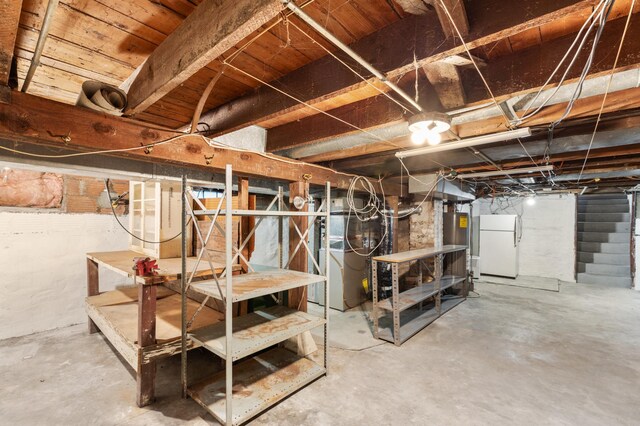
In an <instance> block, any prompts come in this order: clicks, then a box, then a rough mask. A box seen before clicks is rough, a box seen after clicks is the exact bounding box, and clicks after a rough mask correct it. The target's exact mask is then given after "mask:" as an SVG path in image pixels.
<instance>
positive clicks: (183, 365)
mask: <svg viewBox="0 0 640 426" xmlns="http://www.w3.org/2000/svg"><path fill="white" fill-rule="evenodd" d="M180 227H181V230H182V237H181V239H182V241H181V243H182V244H181V255H182V257H181V259H180V265H181V274H180V318H181V321H180V327H181V333H180V382H181V385H182V397H183V398H186V397H187V237H186V235H187V176H186V175H182V214H181V219H180Z"/></svg>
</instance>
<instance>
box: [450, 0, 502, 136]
mask: <svg viewBox="0 0 640 426" xmlns="http://www.w3.org/2000/svg"><path fill="white" fill-rule="evenodd" d="M438 1H439V3H440V6H441V7H442V9H443V10H444V12H445V14H446V15H447V17H448V18H449V21H450V22H451V25H452V26H453V28H454V29H455V30H456V33H457V34H458V37H459V38H460V41H461V42H462V45H463V46H464V50H466V52H467V55H469V60H470V61H471V63H472V64H473V66H474V68H475V69H476V71H477V72H478V75H479V76H480V79H481V80H482V82H483V83H484V87H485V88H486V89H487V92H489V96H491V100H492V101H493V103H494V104H495V106H496V107H497V108H498V110H499V111H500V113H501V114H502V116H503V117H504V119H505V122H506V125H507V128H513V125H512V124H511V121H510V120H509V117H507V114H505V112H504V111H503V110H502V108H500V105H499V104H498V100H497V99H496V97H495V96H494V94H493V91H492V90H491V87H489V83H487V80H486V78H484V75H483V74H482V71H480V67H479V66H478V64H477V63H476V60H475V59H474V57H473V55H472V54H471V50H469V46H467V42H466V41H465V40H464V37H462V33H461V32H460V30H459V29H458V25H457V24H456V22H455V20H454V19H453V17H452V16H451V13H450V12H449V8H448V7H447V5H446V4H445V2H444V1H443V0H438Z"/></svg>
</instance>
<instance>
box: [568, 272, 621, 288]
mask: <svg viewBox="0 0 640 426" xmlns="http://www.w3.org/2000/svg"><path fill="white" fill-rule="evenodd" d="M576 281H577V282H578V283H581V284H599V285H602V286H607V287H621V288H630V287H631V278H630V277H625V278H623V277H612V276H607V275H592V274H587V273H579V274H578V276H577V278H576Z"/></svg>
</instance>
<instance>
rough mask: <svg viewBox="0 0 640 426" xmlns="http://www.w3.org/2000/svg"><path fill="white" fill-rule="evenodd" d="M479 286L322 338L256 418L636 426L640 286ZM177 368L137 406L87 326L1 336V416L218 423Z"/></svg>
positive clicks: (639, 411) (9, 420)
mask: <svg viewBox="0 0 640 426" xmlns="http://www.w3.org/2000/svg"><path fill="white" fill-rule="evenodd" d="M476 289H477V291H478V292H479V293H480V297H479V298H474V299H469V300H467V301H466V302H464V303H462V304H461V305H459V306H458V307H456V308H455V309H454V310H452V311H451V312H449V313H447V314H446V315H445V316H444V317H443V318H441V319H439V320H438V321H436V322H435V323H434V324H432V325H431V326H429V327H428V328H427V329H425V330H423V331H422V332H420V333H419V334H418V335H416V336H415V337H413V338H412V339H410V340H409V341H408V342H406V343H405V344H404V345H403V346H402V347H400V348H397V347H394V346H393V345H391V344H379V342H377V341H373V340H370V342H373V345H371V346H364V343H365V341H363V340H359V341H358V342H357V344H356V346H357V347H359V349H355V350H353V349H344V345H342V346H343V348H340V349H339V348H333V347H332V348H331V349H330V354H329V355H330V372H329V376H328V377H326V378H322V379H320V380H318V381H316V382H315V383H313V384H311V385H310V386H308V387H307V388H305V389H303V390H301V391H300V392H298V393H297V394H295V395H294V396H292V397H290V398H288V399H287V400H285V401H283V402H282V403H280V404H279V405H278V406H277V407H275V408H273V409H272V410H271V411H268V412H267V413H265V414H263V415H262V416H261V417H259V418H258V419H256V420H255V424H258V425H271V424H277V425H300V424H311V425H325V424H333V425H355V424H375V425H380V424H426V423H427V422H428V423H430V424H436V425H438V424H442V425H444V424H446V425H451V424H464V425H468V424H580V425H589V424H593V425H596V424H598V425H601V424H629V425H631V424H638V419H640V404H639V403H638V390H639V389H640V387H639V383H640V292H634V291H633V290H625V289H617V288H598V287H595V286H587V285H577V284H564V283H563V284H562V285H561V287H560V292H559V293H555V292H549V291H540V290H532V289H525V288H518V287H509V286H499V285H492V284H481V285H478V286H477V288H476ZM354 314H355V316H354V317H353V321H351V322H350V321H346V320H345V321H344V322H343V323H342V324H344V326H343V327H340V329H338V328H334V330H333V332H334V335H335V338H334V339H332V341H336V342H348V338H347V337H348V335H349V334H350V333H357V334H360V335H361V334H363V333H360V332H359V331H361V329H363V328H366V323H364V322H363V321H362V318H358V316H362V315H365V314H366V312H364V311H363V310H357V311H351V312H348V313H346V314H345V315H346V316H348V315H354ZM335 323H336V321H334V324H335ZM349 324H353V325H349ZM363 324H364V326H363ZM344 334H346V335H347V336H346V337H345V336H344ZM332 345H333V344H332ZM363 347H364V348H366V349H362V348H363ZM190 359H192V361H193V362H191V364H190V368H191V370H192V372H193V373H196V371H197V372H198V373H199V374H204V372H205V371H204V370H207V369H211V368H212V365H215V364H214V363H211V362H208V361H209V359H208V358H207V356H206V354H205V353H197V354H195V356H193V357H190ZM178 375H179V359H178V358H177V357H174V358H172V359H170V360H167V361H166V362H163V363H162V364H161V365H160V366H159V374H158V377H159V386H158V387H157V388H158V392H157V393H158V401H157V403H156V404H155V405H154V406H152V407H147V408H144V409H140V408H137V407H136V406H135V404H134V391H135V382H134V379H133V377H132V372H131V371H130V370H128V369H127V368H125V366H124V364H123V362H122V361H121V360H119V359H118V358H117V357H115V356H114V353H113V351H112V349H111V348H110V347H109V346H108V345H106V344H105V342H104V340H103V338H102V337H101V335H91V336H90V335H87V334H86V332H85V326H84V325H82V326H74V327H69V328H66V329H62V330H57V331H53V332H46V333H40V334H36V335H32V336H27V337H22V338H17V339H10V340H5V341H2V342H0V383H1V385H0V424H11V425H39V424H42V425H45V424H46V425H51V424H56V425H58V424H64V425H76V424H77V425H80V424H82V425H86V424H100V425H102V424H104V425H151V424H153V425H158V424H165V425H173V424H185V423H186V424H203V425H204V424H215V422H214V420H213V419H212V418H211V417H209V416H208V415H207V414H206V413H204V412H203V410H202V409H200V408H199V407H198V406H197V405H196V404H195V403H194V402H192V401H190V400H186V401H185V400H181V399H179V398H178V397H177V395H178V392H179V391H178V388H179V385H178Z"/></svg>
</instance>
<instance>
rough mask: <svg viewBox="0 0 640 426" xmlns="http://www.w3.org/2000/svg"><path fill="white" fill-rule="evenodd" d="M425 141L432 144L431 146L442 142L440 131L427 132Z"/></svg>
mask: <svg viewBox="0 0 640 426" xmlns="http://www.w3.org/2000/svg"><path fill="white" fill-rule="evenodd" d="M427 142H428V143H429V145H432V146H433V145H438V144H439V143H440V142H442V136H440V133H436V132H428V133H427Z"/></svg>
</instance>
